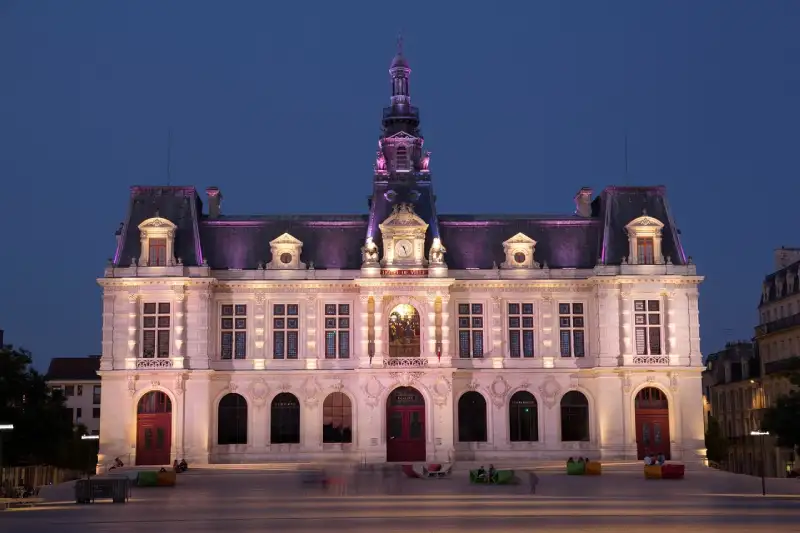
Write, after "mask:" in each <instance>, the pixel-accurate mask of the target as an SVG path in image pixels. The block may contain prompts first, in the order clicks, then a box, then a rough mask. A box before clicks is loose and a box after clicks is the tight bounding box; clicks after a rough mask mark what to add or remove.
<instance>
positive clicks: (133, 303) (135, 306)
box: [125, 291, 141, 369]
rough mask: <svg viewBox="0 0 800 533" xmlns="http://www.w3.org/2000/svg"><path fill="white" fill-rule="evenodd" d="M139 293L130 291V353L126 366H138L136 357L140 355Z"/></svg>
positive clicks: (132, 367)
mask: <svg viewBox="0 0 800 533" xmlns="http://www.w3.org/2000/svg"><path fill="white" fill-rule="evenodd" d="M138 345H139V293H138V292H134V291H131V292H129V293H128V353H127V361H126V364H125V367H126V368H129V369H134V368H136V359H137V358H138V357H139V355H140V352H141V349H140V348H139V346H138Z"/></svg>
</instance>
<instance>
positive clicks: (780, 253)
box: [775, 246, 800, 270]
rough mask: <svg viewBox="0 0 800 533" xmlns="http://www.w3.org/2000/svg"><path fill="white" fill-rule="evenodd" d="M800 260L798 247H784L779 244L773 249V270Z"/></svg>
mask: <svg viewBox="0 0 800 533" xmlns="http://www.w3.org/2000/svg"><path fill="white" fill-rule="evenodd" d="M797 261H800V248H786V247H785V246H781V247H780V248H779V249H777V250H775V270H781V269H782V268H786V267H787V266H789V265H791V264H792V263H794V262H797Z"/></svg>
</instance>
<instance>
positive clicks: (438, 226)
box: [115, 176, 687, 270]
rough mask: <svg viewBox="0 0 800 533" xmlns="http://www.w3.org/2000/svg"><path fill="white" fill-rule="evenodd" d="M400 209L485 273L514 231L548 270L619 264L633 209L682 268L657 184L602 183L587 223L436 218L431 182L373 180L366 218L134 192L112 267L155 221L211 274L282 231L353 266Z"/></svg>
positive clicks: (316, 254)
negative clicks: (240, 207)
mask: <svg viewBox="0 0 800 533" xmlns="http://www.w3.org/2000/svg"><path fill="white" fill-rule="evenodd" d="M399 203H411V204H413V205H414V212H415V213H416V214H417V215H418V216H419V217H420V218H421V219H422V220H424V221H425V222H426V223H427V224H429V228H428V232H427V238H426V245H425V248H426V251H427V249H428V248H429V247H430V245H431V242H432V240H433V238H435V237H439V238H441V241H442V243H443V244H444V245H445V246H446V247H447V254H446V255H445V260H446V262H447V265H448V267H450V268H452V269H468V268H492V266H493V264H494V263H496V264H498V265H500V264H501V263H502V262H503V261H504V260H505V257H504V253H503V242H505V241H507V240H508V239H510V238H512V237H514V236H515V235H517V234H518V233H523V234H524V235H526V236H528V237H530V238H531V239H533V240H535V241H536V251H535V258H536V261H537V262H539V263H540V264H544V263H547V265H548V266H549V267H551V268H592V267H594V266H595V265H596V264H597V262H598V259H600V258H602V261H603V262H604V263H605V264H611V265H614V264H620V263H621V261H622V258H623V257H625V256H627V255H628V254H629V246H628V236H627V233H626V229H625V226H627V225H628V224H629V223H630V222H631V221H632V220H634V219H636V218H638V217H640V216H641V215H642V212H643V211H644V212H646V213H647V214H648V216H650V217H653V218H655V219H658V220H659V221H660V222H661V223H663V224H664V228H663V230H662V250H663V255H664V256H665V257H666V256H669V257H670V258H671V260H672V262H673V263H674V264H677V265H682V264H686V259H687V258H686V256H685V254H684V252H683V249H682V247H681V244H680V239H679V235H678V231H677V228H676V227H675V224H674V222H673V220H672V214H671V212H670V209H669V204H668V203H667V199H666V194H665V190H664V188H663V187H608V188H606V189H605V190H603V191H602V192H601V193H600V195H599V196H598V197H597V198H595V200H594V201H593V202H592V213H591V216H588V217H580V216H576V215H571V214H564V215H528V214H520V215H439V214H437V213H436V206H435V196H434V194H433V190H432V186H431V182H430V181H429V180H425V179H421V178H420V177H419V176H416V177H413V178H412V177H410V179H408V180H407V181H394V180H387V181H375V182H374V190H373V196H372V200H371V203H370V209H369V213H367V214H352V215H254V216H236V215H234V216H229V215H222V216H219V217H217V218H210V217H209V216H207V215H204V214H203V213H202V202H201V201H200V199H199V197H198V196H197V193H196V191H195V189H194V188H193V187H133V188H132V190H131V199H130V206H129V216H128V220H127V222H126V223H125V227H124V229H123V232H122V238H121V239H120V242H119V246H118V250H117V254H116V256H115V264H116V265H118V266H129V265H130V264H131V258H133V257H139V255H140V240H139V229H138V227H137V226H138V225H139V224H141V223H142V222H143V221H144V220H146V219H148V218H152V217H154V216H156V215H157V216H160V217H162V218H166V219H168V220H170V221H171V222H172V223H174V224H175V225H176V226H177V230H176V234H175V256H176V258H180V259H182V261H183V263H184V264H185V265H188V266H195V265H199V264H202V262H203V259H204V258H205V259H206V260H207V262H208V264H209V266H210V267H211V268H214V269H254V268H257V266H258V264H259V263H268V262H269V261H270V259H271V252H270V241H273V240H274V239H276V238H278V237H279V236H281V235H283V234H284V233H288V234H290V235H291V236H293V237H295V238H296V239H298V240H299V241H301V242H302V243H303V248H302V256H301V258H300V259H301V260H302V261H303V262H305V263H311V262H313V263H314V267H315V268H318V269H353V270H355V269H359V268H360V267H361V247H362V246H363V245H364V242H365V240H366V238H367V236H371V237H373V239H374V241H375V243H376V244H377V245H378V246H379V247H380V246H382V239H381V236H380V227H379V225H380V223H381V222H383V221H384V220H386V218H387V217H388V216H389V215H390V214H391V212H392V207H393V206H394V205H396V204H399Z"/></svg>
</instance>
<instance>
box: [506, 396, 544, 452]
mask: <svg viewBox="0 0 800 533" xmlns="http://www.w3.org/2000/svg"><path fill="white" fill-rule="evenodd" d="M508 427H509V440H510V441H511V442H536V441H538V440H539V405H538V404H537V403H536V398H535V397H534V396H533V394H531V393H530V392H528V391H525V390H521V391H517V392H515V393H514V395H513V396H511V400H510V401H509V402H508Z"/></svg>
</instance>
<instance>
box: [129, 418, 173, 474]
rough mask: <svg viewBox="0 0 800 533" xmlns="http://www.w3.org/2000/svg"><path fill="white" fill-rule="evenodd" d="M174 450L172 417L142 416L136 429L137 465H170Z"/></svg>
mask: <svg viewBox="0 0 800 533" xmlns="http://www.w3.org/2000/svg"><path fill="white" fill-rule="evenodd" d="M171 448H172V415H171V414H170V413H159V414H147V415H144V414H140V415H139V416H138V422H137V429H136V464H137V465H157V466H160V465H169V464H171V461H170V454H171V451H172V450H171Z"/></svg>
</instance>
